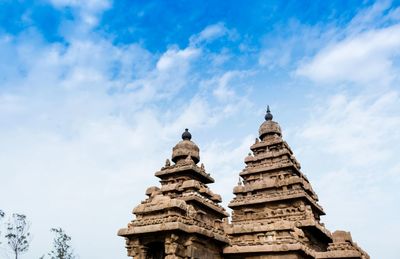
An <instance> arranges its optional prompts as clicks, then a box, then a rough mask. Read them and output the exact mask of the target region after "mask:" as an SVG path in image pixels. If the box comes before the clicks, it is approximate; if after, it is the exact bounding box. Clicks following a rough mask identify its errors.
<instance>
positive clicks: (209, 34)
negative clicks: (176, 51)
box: [189, 23, 238, 46]
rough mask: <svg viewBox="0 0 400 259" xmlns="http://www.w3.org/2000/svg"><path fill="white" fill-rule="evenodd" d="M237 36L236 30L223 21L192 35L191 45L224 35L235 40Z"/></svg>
mask: <svg viewBox="0 0 400 259" xmlns="http://www.w3.org/2000/svg"><path fill="white" fill-rule="evenodd" d="M237 36H238V35H237V33H236V31H234V30H230V29H228V28H226V27H225V25H224V24H223V23H216V24H212V25H209V26H207V27H206V28H204V29H203V30H202V31H201V32H200V33H198V34H195V35H193V36H191V37H190V39H189V42H190V45H192V46H197V45H200V44H202V43H209V42H212V41H214V40H216V39H219V38H222V37H228V38H229V39H231V40H233V39H235V38H236V37H237Z"/></svg>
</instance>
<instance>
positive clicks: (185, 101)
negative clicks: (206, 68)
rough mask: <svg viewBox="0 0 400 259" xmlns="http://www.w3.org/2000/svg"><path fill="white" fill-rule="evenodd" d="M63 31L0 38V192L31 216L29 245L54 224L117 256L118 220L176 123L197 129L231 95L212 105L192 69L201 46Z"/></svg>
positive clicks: (101, 253) (44, 239) (123, 219)
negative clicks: (149, 44) (63, 40)
mask: <svg viewBox="0 0 400 259" xmlns="http://www.w3.org/2000/svg"><path fill="white" fill-rule="evenodd" d="M27 38H29V39H30V40H29V41H27V40H26V39H27ZM67 40H68V45H59V44H47V43H45V42H43V41H42V40H41V39H40V35H38V34H36V33H35V32H31V33H30V34H26V35H24V34H22V35H20V36H18V37H11V36H6V37H2V41H0V46H1V47H0V53H1V54H4V56H6V55H8V56H11V57H12V58H10V59H2V61H3V62H1V61H0V71H1V74H2V75H3V76H4V77H5V79H4V80H3V82H2V87H1V88H0V121H7V124H0V142H1V143H2V145H1V147H0V154H1V155H0V167H1V168H0V172H1V173H0V174H1V176H2V177H1V178H2V181H1V182H0V185H1V186H0V189H1V190H2V191H3V192H5V193H8V194H10V195H11V194H12V197H13V198H12V199H9V198H8V197H10V196H9V195H7V196H4V195H1V196H0V204H2V208H4V209H5V210H6V212H7V213H11V212H21V213H26V214H27V215H28V217H29V218H30V220H31V221H32V223H33V225H32V233H33V234H34V236H35V238H34V240H33V243H32V248H31V252H30V253H29V254H27V255H26V256H27V257H32V255H34V256H36V257H39V256H40V255H42V254H44V253H46V252H47V250H46V249H48V247H49V245H50V244H51V234H50V232H48V230H49V229H50V228H51V227H57V226H61V227H63V228H65V229H66V230H67V232H68V234H70V235H71V236H72V238H73V241H74V247H75V248H76V251H77V253H79V254H80V255H81V257H82V258H86V257H87V258H91V257H98V258H124V257H125V250H124V248H123V243H124V241H123V239H122V238H120V237H117V236H116V231H117V229H118V228H120V227H123V226H125V225H126V224H127V223H128V222H129V220H130V219H131V218H132V215H131V214H130V212H131V209H132V208H133V207H134V205H135V204H137V203H139V202H140V200H141V199H143V198H144V197H145V196H144V191H145V189H146V187H147V186H150V185H155V184H157V179H156V178H155V177H154V175H153V174H154V172H155V171H156V170H157V169H159V168H160V167H161V166H162V165H163V161H164V160H165V158H167V157H170V149H171V147H172V146H173V145H174V144H175V143H176V142H177V141H179V135H180V134H181V132H182V130H183V129H184V128H185V127H190V128H194V129H196V128H202V129H203V130H204V131H207V130H208V129H210V128H212V127H214V126H215V125H216V124H217V123H218V122H220V121H221V120H223V119H225V118H226V114H225V113H224V112H223V111H224V110H225V109H226V107H228V106H229V105H232V103H233V102H234V101H233V100H232V102H227V103H223V104H219V105H217V106H214V105H213V101H214V100H212V99H210V98H209V97H210V96H212V93H211V92H210V91H208V90H209V89H208V90H207V91H204V89H200V92H198V89H197V88H198V84H199V83H200V81H201V80H207V76H203V75H202V73H203V71H202V70H198V71H193V69H192V66H193V63H195V62H196V61H197V60H198V59H200V58H202V56H201V55H200V54H201V52H202V48H200V47H198V48H195V47H193V46H188V47H187V48H183V49H178V48H176V47H171V48H169V49H168V50H167V51H166V52H165V53H162V54H161V55H155V54H152V53H150V52H148V51H147V50H145V49H143V48H142V47H141V46H140V45H138V44H130V45H125V46H115V45H113V44H112V43H111V42H110V41H109V40H108V39H104V38H101V37H99V36H98V35H94V34H88V35H87V36H86V37H85V38H82V37H70V38H68V39H67ZM2 56H3V55H2ZM213 75H214V74H212V75H211V77H212V76H213ZM208 76H210V75H208ZM182 90H187V91H191V92H192V93H188V94H186V95H184V96H180V95H179V94H180V93H181V92H182ZM232 114H233V112H230V115H232ZM139 179H140V181H139ZM16 186H18V188H17V187H16ZM20 190H23V191H20ZM99 226H101V227H99ZM88 240H92V241H91V244H88ZM98 247H107V249H104V250H102V249H98Z"/></svg>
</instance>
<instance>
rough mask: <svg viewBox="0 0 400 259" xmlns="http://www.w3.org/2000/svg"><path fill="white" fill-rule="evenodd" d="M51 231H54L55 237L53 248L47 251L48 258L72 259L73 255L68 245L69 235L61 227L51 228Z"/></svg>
mask: <svg viewBox="0 0 400 259" xmlns="http://www.w3.org/2000/svg"><path fill="white" fill-rule="evenodd" d="M51 231H52V232H54V233H55V237H54V240H53V250H52V251H51V252H50V253H49V256H50V259H74V258H75V255H74V253H73V251H72V248H71V245H70V241H71V237H70V236H68V235H67V234H66V233H65V232H64V230H63V229H62V228H52V229H51Z"/></svg>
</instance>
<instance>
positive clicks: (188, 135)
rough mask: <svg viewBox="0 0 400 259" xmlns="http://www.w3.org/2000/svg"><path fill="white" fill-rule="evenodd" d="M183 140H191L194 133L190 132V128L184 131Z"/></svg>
mask: <svg viewBox="0 0 400 259" xmlns="http://www.w3.org/2000/svg"><path fill="white" fill-rule="evenodd" d="M182 139H183V140H191V139H192V134H190V132H189V129H185V132H183V133H182Z"/></svg>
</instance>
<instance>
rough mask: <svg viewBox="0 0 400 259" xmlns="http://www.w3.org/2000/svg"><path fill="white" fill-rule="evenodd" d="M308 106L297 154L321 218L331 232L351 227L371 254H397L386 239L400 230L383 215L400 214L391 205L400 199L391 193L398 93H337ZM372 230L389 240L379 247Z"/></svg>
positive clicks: (398, 138)
mask: <svg viewBox="0 0 400 259" xmlns="http://www.w3.org/2000/svg"><path fill="white" fill-rule="evenodd" d="M310 110H311V111H312V112H311V118H310V120H308V121H305V123H304V125H305V126H304V127H303V128H301V129H298V132H299V134H298V135H297V136H298V138H300V139H303V140H302V141H301V143H299V144H298V145H299V147H300V152H299V154H300V156H301V157H302V159H300V162H302V165H303V168H305V170H306V173H307V174H308V176H309V177H310V179H311V183H312V185H313V186H314V188H315V189H316V192H317V193H318V195H319V198H320V203H321V205H322V206H323V207H324V208H325V211H326V213H327V216H326V217H324V219H323V222H325V223H326V224H327V226H328V228H329V229H330V230H332V231H333V230H335V229H345V230H349V231H351V232H352V234H353V239H354V240H356V241H357V242H359V244H360V245H361V246H362V247H364V248H365V249H366V250H367V251H368V252H369V253H370V255H371V258H374V257H379V256H380V255H382V254H385V256H387V257H388V258H396V252H395V251H394V250H393V249H391V246H392V245H394V242H392V241H390V240H392V239H393V238H395V237H396V235H397V232H398V231H399V228H398V227H397V224H396V223H395V221H396V220H395V218H394V217H391V216H387V215H397V214H398V213H400V211H399V208H398V206H396V205H395V204H396V203H397V200H398V199H399V198H400V197H399V195H398V193H397V192H396V193H394V192H393V190H394V189H396V188H397V187H396V186H397V184H398V182H399V179H400V178H399V177H400V174H399V171H398V168H399V164H398V161H397V154H398V153H399V152H400V149H399V147H398V146H397V145H396V144H394V143H398V142H399V141H400V134H399V132H398V128H399V127H400V116H399V114H398V112H397V111H398V110H400V94H399V93H398V91H395V90H390V91H387V92H385V93H383V94H382V93H380V94H376V93H371V92H368V93H363V94H360V95H357V96H354V95H348V94H345V93H341V94H336V95H335V96H333V97H330V98H328V99H324V100H318V101H317V102H316V103H314V104H313V105H312V106H311V107H310ZM382 212H384V213H382ZM371 222H372V223H371ZM373 222H385V224H383V225H379V224H378V225H376V224H373ZM366 225H369V227H368V228H365V226H366ZM388 225H392V227H391V228H387V227H386V226H388ZM371 231H372V232H374V233H376V234H377V235H385V236H387V237H388V238H387V242H381V241H378V243H379V245H378V244H377V243H376V241H375V240H371V239H370V238H369V233H371Z"/></svg>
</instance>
